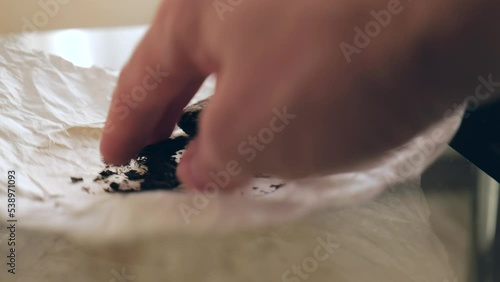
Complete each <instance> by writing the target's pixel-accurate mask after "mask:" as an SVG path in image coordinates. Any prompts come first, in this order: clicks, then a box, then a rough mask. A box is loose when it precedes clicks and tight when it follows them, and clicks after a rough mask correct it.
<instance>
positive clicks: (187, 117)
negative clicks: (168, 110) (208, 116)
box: [177, 98, 209, 138]
mask: <svg viewBox="0 0 500 282" xmlns="http://www.w3.org/2000/svg"><path fill="white" fill-rule="evenodd" d="M208 101H209V99H208V98H207V99H204V100H201V101H199V102H197V103H195V104H192V105H189V106H187V107H186V108H185V109H184V111H183V114H182V116H181V117H180V119H179V121H178V122H177V125H178V126H179V127H180V128H181V129H182V130H183V131H184V132H186V134H187V135H189V137H191V138H194V137H196V134H197V133H198V119H199V117H200V114H201V112H202V110H203V109H204V108H205V107H206V106H207V105H208Z"/></svg>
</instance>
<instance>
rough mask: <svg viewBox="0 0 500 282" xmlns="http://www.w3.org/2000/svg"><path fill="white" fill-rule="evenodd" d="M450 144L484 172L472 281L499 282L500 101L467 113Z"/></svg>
mask: <svg viewBox="0 0 500 282" xmlns="http://www.w3.org/2000/svg"><path fill="white" fill-rule="evenodd" d="M450 145H451V147H453V148H454V149H455V150H456V151H458V152H459V153H460V154H462V155H463V156H464V157H465V158H467V159H468V160H469V161H471V162H472V163H473V164H474V165H476V166H477V167H478V168H479V169H480V170H482V171H483V172H484V174H483V175H482V177H480V178H479V183H478V184H479V185H478V187H477V189H476V191H475V199H474V207H473V208H474V215H473V218H474V222H473V227H474V232H473V240H474V244H473V245H474V253H475V261H474V262H472V273H473V275H472V277H471V281H476V282H500V223H499V219H500V209H499V202H500V196H499V195H500V193H499V182H500V102H494V103H490V104H487V105H484V106H482V107H480V108H479V109H477V110H476V111H469V112H467V113H466V115H465V117H464V120H463V122H462V125H461V127H460V129H459V131H458V133H457V135H456V136H455V138H454V139H453V140H452V142H451V144H450Z"/></svg>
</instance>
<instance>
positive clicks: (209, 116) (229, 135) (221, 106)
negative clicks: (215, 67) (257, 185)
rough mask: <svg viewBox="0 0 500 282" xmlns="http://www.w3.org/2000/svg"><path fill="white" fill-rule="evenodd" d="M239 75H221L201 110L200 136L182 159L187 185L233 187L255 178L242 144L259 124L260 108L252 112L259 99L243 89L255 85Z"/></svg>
mask: <svg viewBox="0 0 500 282" xmlns="http://www.w3.org/2000/svg"><path fill="white" fill-rule="evenodd" d="M235 77H236V76H234V75H231V78H228V79H225V77H224V75H222V74H221V75H219V77H218V82H217V89H216V91H215V94H214V96H213V97H211V100H210V103H209V104H208V106H207V107H206V108H205V109H204V110H203V112H202V113H201V117H200V119H199V129H198V135H197V137H196V139H195V140H193V141H192V142H190V143H189V145H188V147H187V149H186V152H185V153H184V155H183V157H182V159H181V162H180V164H179V167H178V169H177V176H178V178H179V180H180V181H181V182H182V183H183V184H184V186H186V187H187V188H192V189H200V190H205V189H210V190H213V189H217V190H231V189H233V188H235V187H237V186H239V185H242V184H244V183H245V182H247V181H248V180H249V179H250V178H251V177H252V173H251V172H250V171H249V169H248V163H247V162H246V161H245V159H244V158H243V156H242V155H241V154H240V153H239V152H238V147H239V144H241V143H242V142H243V141H244V140H245V139H246V138H245V136H248V135H249V134H248V133H249V132H251V130H252V128H253V127H255V126H256V124H258V120H259V113H258V112H259V111H252V108H255V107H252V105H257V104H256V103H259V101H258V99H256V97H252V95H248V94H249V93H245V92H243V91H242V90H244V89H252V88H251V86H249V85H248V86H247V85H246V84H247V83H245V80H242V79H235ZM240 77H241V76H240ZM227 82H229V83H227ZM247 91H248V92H252V90H247ZM236 93H237V94H236ZM243 105H244V106H243ZM249 117H251V118H249Z"/></svg>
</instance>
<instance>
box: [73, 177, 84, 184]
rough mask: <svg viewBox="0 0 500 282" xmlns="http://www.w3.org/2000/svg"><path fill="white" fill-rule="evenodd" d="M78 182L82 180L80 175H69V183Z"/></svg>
mask: <svg viewBox="0 0 500 282" xmlns="http://www.w3.org/2000/svg"><path fill="white" fill-rule="evenodd" d="M78 182H83V178H82V177H73V176H72V177H71V183H78Z"/></svg>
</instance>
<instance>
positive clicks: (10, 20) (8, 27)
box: [0, 0, 161, 34]
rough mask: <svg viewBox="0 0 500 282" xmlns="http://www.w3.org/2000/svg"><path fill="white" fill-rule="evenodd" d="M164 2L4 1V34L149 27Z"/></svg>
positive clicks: (0, 11)
mask: <svg viewBox="0 0 500 282" xmlns="http://www.w3.org/2000/svg"><path fill="white" fill-rule="evenodd" d="M160 1H161V0H0V34H8V33H10V32H28V31H43V30H50V29H59V28H71V27H96V26H116V25H137V24H146V23H149V22H150V21H151V18H152V17H153V15H154V14H155V10H156V7H157V6H158V5H159V3H160Z"/></svg>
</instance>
